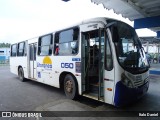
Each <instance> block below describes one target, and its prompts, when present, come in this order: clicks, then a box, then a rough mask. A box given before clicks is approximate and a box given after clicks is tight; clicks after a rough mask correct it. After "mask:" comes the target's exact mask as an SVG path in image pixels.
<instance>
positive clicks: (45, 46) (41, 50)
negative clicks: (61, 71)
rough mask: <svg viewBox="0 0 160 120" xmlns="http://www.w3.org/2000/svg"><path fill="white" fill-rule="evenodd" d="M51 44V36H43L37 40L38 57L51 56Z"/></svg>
mask: <svg viewBox="0 0 160 120" xmlns="http://www.w3.org/2000/svg"><path fill="white" fill-rule="evenodd" d="M51 44H52V34H49V35H45V36H42V37H40V38H39V41H38V55H40V56H46V55H51V54H52V51H51V50H50V45H51Z"/></svg>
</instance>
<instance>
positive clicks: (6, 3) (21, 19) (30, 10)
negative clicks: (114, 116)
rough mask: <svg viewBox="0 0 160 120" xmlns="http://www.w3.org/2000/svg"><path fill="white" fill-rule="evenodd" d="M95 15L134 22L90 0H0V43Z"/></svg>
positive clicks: (140, 33) (144, 32)
mask: <svg viewBox="0 0 160 120" xmlns="http://www.w3.org/2000/svg"><path fill="white" fill-rule="evenodd" d="M94 17H110V18H114V19H118V20H121V21H124V22H126V23H128V24H130V25H131V26H133V22H131V21H129V20H128V19H125V18H123V17H122V16H121V15H117V14H115V13H114V11H113V10H109V11H108V10H106V9H104V7H103V5H101V4H100V5H96V4H94V3H92V2H91V0H71V1H69V2H63V1H62V0H0V43H2V42H5V43H15V42H19V41H23V40H27V39H30V38H33V37H36V36H39V35H43V34H47V33H50V32H53V31H55V30H57V29H61V28H65V27H69V26H72V25H74V24H76V23H79V22H81V21H82V20H85V19H89V18H94ZM136 31H137V34H138V36H156V33H155V32H152V31H150V30H148V29H143V30H141V29H140V30H136Z"/></svg>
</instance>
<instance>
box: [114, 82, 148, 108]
mask: <svg viewBox="0 0 160 120" xmlns="http://www.w3.org/2000/svg"><path fill="white" fill-rule="evenodd" d="M148 88H149V82H146V83H145V84H144V85H142V86H140V87H138V88H128V87H126V86H125V85H124V84H123V83H122V82H121V81H119V82H117V84H116V91H115V97H114V104H115V106H117V107H120V106H125V105H128V104H130V103H133V102H135V101H136V100H138V99H139V98H141V97H142V96H143V95H144V94H145V93H146V92H147V91H148Z"/></svg>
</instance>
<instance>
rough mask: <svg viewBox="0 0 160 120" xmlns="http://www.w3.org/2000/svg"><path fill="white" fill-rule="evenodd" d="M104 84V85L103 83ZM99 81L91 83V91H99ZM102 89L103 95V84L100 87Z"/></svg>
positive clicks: (101, 95) (101, 94)
mask: <svg viewBox="0 0 160 120" xmlns="http://www.w3.org/2000/svg"><path fill="white" fill-rule="evenodd" d="M101 86H102V85H101ZM99 87H100V86H99V83H91V84H90V85H89V88H90V92H91V93H97V94H98V93H99ZM100 89H101V90H100V91H101V93H100V97H103V86H102V87H101V88H100ZM97 96H98V95H97Z"/></svg>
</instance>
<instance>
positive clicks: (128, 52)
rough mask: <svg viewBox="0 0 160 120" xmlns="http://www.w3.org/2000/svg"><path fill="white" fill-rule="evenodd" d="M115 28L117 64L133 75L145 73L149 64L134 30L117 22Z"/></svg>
mask: <svg viewBox="0 0 160 120" xmlns="http://www.w3.org/2000/svg"><path fill="white" fill-rule="evenodd" d="M116 27H117V30H118V40H116V42H114V44H115V49H116V54H117V59H118V62H119V64H120V65H121V66H122V68H124V69H125V70H126V71H128V72H131V73H133V74H137V73H142V72H145V71H147V70H148V68H149V64H148V61H147V59H146V56H145V52H144V48H143V47H142V44H141V42H140V40H139V38H138V36H137V34H136V32H135V30H134V29H133V28H132V27H131V26H129V25H127V24H125V23H122V22H117V26H116Z"/></svg>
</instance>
